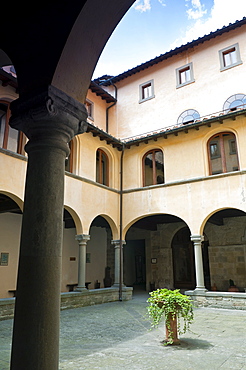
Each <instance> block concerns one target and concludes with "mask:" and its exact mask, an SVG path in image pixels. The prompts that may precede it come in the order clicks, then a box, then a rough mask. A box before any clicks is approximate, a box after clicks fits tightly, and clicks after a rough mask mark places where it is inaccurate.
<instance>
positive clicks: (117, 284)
mask: <svg viewBox="0 0 246 370" xmlns="http://www.w3.org/2000/svg"><path fill="white" fill-rule="evenodd" d="M121 286H122V288H125V287H126V286H125V284H124V283H123V284H122V285H121ZM119 287H120V284H119V283H115V284H113V285H112V288H118V289H119Z"/></svg>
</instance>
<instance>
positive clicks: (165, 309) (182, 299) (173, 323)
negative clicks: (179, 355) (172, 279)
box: [147, 289, 193, 344]
mask: <svg viewBox="0 0 246 370" xmlns="http://www.w3.org/2000/svg"><path fill="white" fill-rule="evenodd" d="M149 294H150V297H149V298H148V300H147V302H148V303H149V306H148V307H147V310H148V315H149V318H150V319H151V321H152V326H154V327H157V326H158V325H159V323H160V321H161V318H162V317H164V318H165V325H166V339H165V340H164V343H165V344H180V341H179V339H178V334H184V333H185V332H186V331H187V330H188V329H189V326H190V324H191V322H192V320H193V306H192V302H191V300H190V298H189V297H187V296H186V295H184V294H181V293H180V290H179V289H176V290H168V289H157V290H154V291H153V292H150V293H149ZM181 319H182V327H181Z"/></svg>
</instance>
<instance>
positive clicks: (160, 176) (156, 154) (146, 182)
mask: <svg viewBox="0 0 246 370" xmlns="http://www.w3.org/2000/svg"><path fill="white" fill-rule="evenodd" d="M157 184H164V161H163V153H162V151H161V150H159V149H153V150H150V151H149V152H148V153H146V154H145V156H144V157H143V186H150V185H157Z"/></svg>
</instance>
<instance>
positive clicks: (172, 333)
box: [164, 313, 180, 345]
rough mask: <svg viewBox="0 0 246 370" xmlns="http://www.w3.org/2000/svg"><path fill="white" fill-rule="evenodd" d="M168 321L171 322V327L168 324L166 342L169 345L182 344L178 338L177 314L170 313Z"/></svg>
mask: <svg viewBox="0 0 246 370" xmlns="http://www.w3.org/2000/svg"><path fill="white" fill-rule="evenodd" d="M168 321H169V322H170V327H168V326H167V325H166V339H165V340H164V342H165V343H166V344H169V345H177V344H180V340H179V339H178V320H177V315H176V314H172V313H169V314H168ZM170 338H172V343H169V342H170Z"/></svg>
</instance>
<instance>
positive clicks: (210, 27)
mask: <svg viewBox="0 0 246 370" xmlns="http://www.w3.org/2000/svg"><path fill="white" fill-rule="evenodd" d="M116 1H117V0H116ZM243 17H246V0H137V1H135V2H134V4H133V5H132V6H131V8H130V9H129V10H128V12H127V13H126V14H125V16H124V17H123V18H122V20H121V21H120V23H119V24H118V26H117V27H116V29H115V30H114V32H113V34H112V35H111V37H110V39H109V41H108V43H107V44H106V46H105V48H104V50H103V52H102V54H101V56H100V58H99V61H98V64H97V66H96V69H95V72H94V75H93V78H97V77H101V76H103V75H104V74H108V75H111V76H117V75H118V74H120V73H123V72H125V71H127V70H128V69H131V68H134V67H136V66H137V65H139V64H142V63H145V62H147V61H149V60H150V59H153V58H155V57H157V56H159V55H161V54H164V53H165V52H167V51H170V50H172V49H175V48H176V47H178V46H181V45H184V44H186V43H187V42H190V41H192V40H195V39H197V38H198V37H201V36H204V35H206V34H209V33H210V32H212V31H215V30H217V29H218V28H222V27H223V26H227V25H228V24H229V23H234V22H235V21H236V20H240V19H242V18H243Z"/></svg>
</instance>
